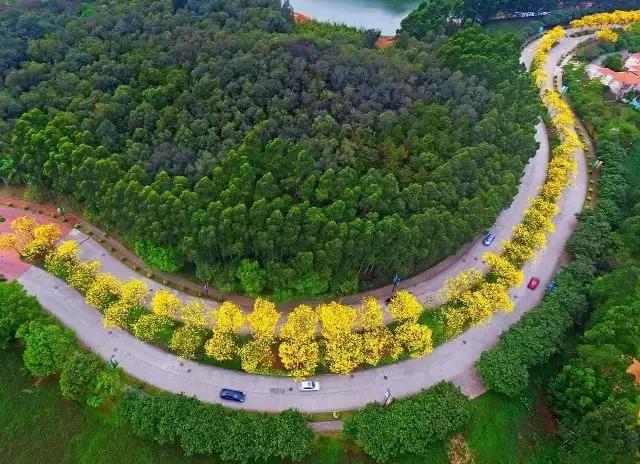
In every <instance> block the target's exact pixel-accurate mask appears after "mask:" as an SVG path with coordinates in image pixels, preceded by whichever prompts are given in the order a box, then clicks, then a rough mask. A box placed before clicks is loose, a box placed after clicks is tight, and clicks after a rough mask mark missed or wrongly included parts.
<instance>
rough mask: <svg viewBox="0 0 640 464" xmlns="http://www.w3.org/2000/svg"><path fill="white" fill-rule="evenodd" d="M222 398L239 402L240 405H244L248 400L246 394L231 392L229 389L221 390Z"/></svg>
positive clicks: (236, 391)
mask: <svg viewBox="0 0 640 464" xmlns="http://www.w3.org/2000/svg"><path fill="white" fill-rule="evenodd" d="M220 398H222V399H223V400H228V401H237V402H238V403H244V400H245V398H246V396H245V394H244V393H242V392H241V391H238V390H229V389H228V388H223V389H222V390H220Z"/></svg>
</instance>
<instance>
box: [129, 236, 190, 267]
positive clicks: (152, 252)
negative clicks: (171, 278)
mask: <svg viewBox="0 0 640 464" xmlns="http://www.w3.org/2000/svg"><path fill="white" fill-rule="evenodd" d="M133 246H134V249H135V251H136V254H137V255H138V256H139V257H140V258H141V259H142V260H143V261H144V262H145V263H147V265H149V266H151V267H152V268H154V269H157V270H159V271H164V272H178V271H179V270H180V269H181V268H182V266H184V258H183V257H182V256H181V255H180V253H179V252H178V250H176V249H175V248H173V247H170V246H160V245H154V244H153V243H151V242H149V241H148V240H143V239H141V240H136V241H135V242H134V245H133Z"/></svg>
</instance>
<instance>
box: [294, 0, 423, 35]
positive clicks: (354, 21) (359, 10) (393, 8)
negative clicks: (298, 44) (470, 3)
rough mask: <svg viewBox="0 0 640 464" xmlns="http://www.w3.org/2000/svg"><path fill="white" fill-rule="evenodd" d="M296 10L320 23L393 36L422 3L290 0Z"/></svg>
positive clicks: (411, 0) (414, 0) (404, 0)
mask: <svg viewBox="0 0 640 464" xmlns="http://www.w3.org/2000/svg"><path fill="white" fill-rule="evenodd" d="M290 2H291V6H293V9H294V10H295V11H297V12H299V13H302V14H305V15H307V16H311V17H312V18H315V19H318V20H321V21H330V22H337V23H344V24H347V25H349V26H357V27H363V28H366V29H380V30H381V31H382V33H383V34H384V35H394V34H395V33H396V29H398V28H399V27H400V21H402V19H403V18H404V17H405V16H407V14H409V12H410V11H412V10H414V9H415V8H416V7H417V6H418V5H419V4H420V0H290Z"/></svg>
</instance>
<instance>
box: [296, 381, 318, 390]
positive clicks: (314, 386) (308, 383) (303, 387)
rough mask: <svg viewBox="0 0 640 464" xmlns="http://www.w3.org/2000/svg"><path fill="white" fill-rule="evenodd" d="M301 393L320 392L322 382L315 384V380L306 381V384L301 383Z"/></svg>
mask: <svg viewBox="0 0 640 464" xmlns="http://www.w3.org/2000/svg"><path fill="white" fill-rule="evenodd" d="M298 389H299V390H301V391H307V392H308V391H318V390H320V382H315V381H313V380H306V381H304V382H300V386H299V387H298Z"/></svg>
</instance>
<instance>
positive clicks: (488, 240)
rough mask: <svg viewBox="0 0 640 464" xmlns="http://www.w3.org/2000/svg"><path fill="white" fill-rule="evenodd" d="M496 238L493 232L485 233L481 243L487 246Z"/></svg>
mask: <svg viewBox="0 0 640 464" xmlns="http://www.w3.org/2000/svg"><path fill="white" fill-rule="evenodd" d="M495 239H496V236H495V235H493V234H487V235H486V236H485V238H484V240H483V241H482V244H483V245H484V246H489V245H491V244H492V243H493V241H494V240H495Z"/></svg>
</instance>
